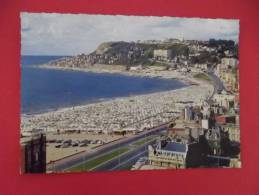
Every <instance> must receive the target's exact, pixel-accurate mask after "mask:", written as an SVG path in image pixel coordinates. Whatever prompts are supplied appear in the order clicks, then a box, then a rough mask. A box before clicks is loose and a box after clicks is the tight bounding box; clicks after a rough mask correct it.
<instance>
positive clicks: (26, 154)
mask: <svg viewBox="0 0 259 195" xmlns="http://www.w3.org/2000/svg"><path fill="white" fill-rule="evenodd" d="M45 172H46V136H45V135H44V134H43V133H41V134H38V135H33V136H31V137H23V138H21V173H45Z"/></svg>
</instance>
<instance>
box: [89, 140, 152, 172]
mask: <svg viewBox="0 0 259 195" xmlns="http://www.w3.org/2000/svg"><path fill="white" fill-rule="evenodd" d="M154 143H156V140H153V141H150V142H148V143H145V144H143V145H141V146H140V147H137V148H135V149H132V150H130V151H129V152H127V153H125V154H123V155H121V156H118V157H116V158H113V159H111V160H110V161H107V162H105V163H103V164H101V165H99V166H97V167H95V168H94V169H92V170H91V171H111V170H120V169H121V168H123V167H125V166H132V165H134V164H135V163H136V161H137V160H138V159H139V158H140V157H143V156H147V155H148V145H150V144H154Z"/></svg>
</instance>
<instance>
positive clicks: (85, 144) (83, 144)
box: [79, 143, 87, 147]
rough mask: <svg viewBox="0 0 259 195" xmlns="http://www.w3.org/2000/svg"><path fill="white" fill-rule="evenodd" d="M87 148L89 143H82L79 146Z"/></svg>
mask: <svg viewBox="0 0 259 195" xmlns="http://www.w3.org/2000/svg"><path fill="white" fill-rule="evenodd" d="M85 146H87V143H80V144H79V147H85Z"/></svg>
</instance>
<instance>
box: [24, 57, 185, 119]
mask: <svg viewBox="0 0 259 195" xmlns="http://www.w3.org/2000/svg"><path fill="white" fill-rule="evenodd" d="M61 57H62V56H22V58H21V64H22V66H21V69H22V71H21V72H22V80H21V112H22V114H33V113H41V112H47V111H50V110H56V109H58V108H63V107H70V106H78V105H82V104H87V103H91V102H98V101H104V100H106V99H111V98H116V97H125V96H132V95H136V94H147V93H153V92H159V91H166V90H173V89H179V88H182V87H185V86H186V84H184V83H182V82H180V81H178V80H166V79H161V78H147V77H146V78H145V77H144V78H143V77H142V78H141V77H135V76H124V75H119V74H109V73H87V72H79V71H69V70H53V69H41V68H37V67H36V68H35V66H32V65H39V64H42V63H46V62H48V61H51V60H56V59H58V58H61Z"/></svg>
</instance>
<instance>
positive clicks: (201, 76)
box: [194, 73, 211, 81]
mask: <svg viewBox="0 0 259 195" xmlns="http://www.w3.org/2000/svg"><path fill="white" fill-rule="evenodd" d="M194 78H196V79H201V80H206V81H211V79H210V77H209V76H208V75H206V74H204V73H198V74H196V75H194Z"/></svg>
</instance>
